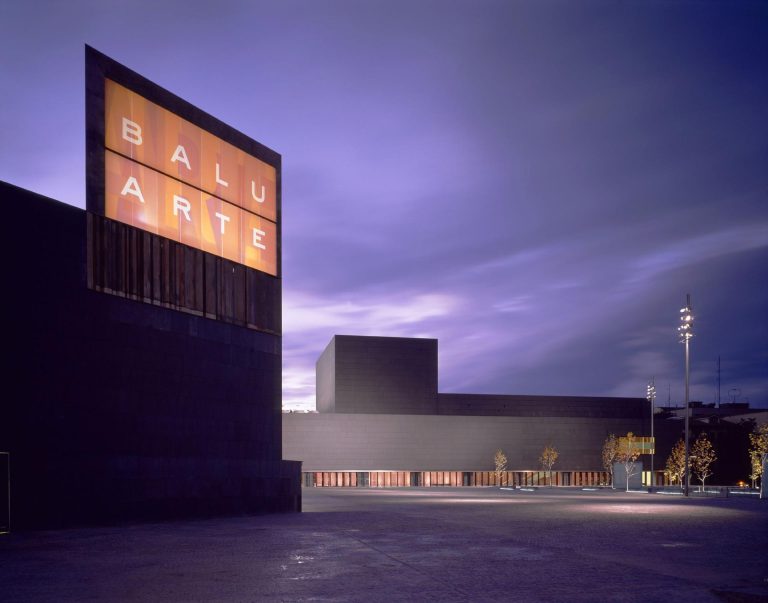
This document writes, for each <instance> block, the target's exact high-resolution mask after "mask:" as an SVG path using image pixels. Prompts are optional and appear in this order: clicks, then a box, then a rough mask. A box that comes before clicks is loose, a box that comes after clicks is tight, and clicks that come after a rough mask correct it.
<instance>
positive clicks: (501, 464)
mask: <svg viewBox="0 0 768 603" xmlns="http://www.w3.org/2000/svg"><path fill="white" fill-rule="evenodd" d="M493 465H494V473H495V474H496V483H498V484H499V485H500V486H501V478H502V476H503V475H504V472H505V471H506V470H507V455H506V454H504V452H503V451H502V450H501V448H499V449H498V450H497V451H496V454H494V455H493Z"/></svg>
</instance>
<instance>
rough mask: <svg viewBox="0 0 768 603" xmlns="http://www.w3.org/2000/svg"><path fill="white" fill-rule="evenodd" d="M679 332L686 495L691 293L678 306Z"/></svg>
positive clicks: (689, 409) (686, 490) (687, 484)
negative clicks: (682, 357) (682, 360)
mask: <svg viewBox="0 0 768 603" xmlns="http://www.w3.org/2000/svg"><path fill="white" fill-rule="evenodd" d="M677 330H678V332H679V333H680V343H684V344H685V495H686V496H688V490H689V488H690V483H691V471H690V466H689V463H690V459H689V458H688V454H689V451H688V423H689V420H688V416H689V415H690V414H691V408H690V406H691V405H690V403H689V402H688V386H689V379H690V372H691V370H690V369H691V366H690V365H691V363H690V353H689V349H688V348H689V342H690V341H691V338H692V337H693V308H692V306H691V294H690V293H689V294H688V295H686V297H685V307H684V308H680V326H679V327H677Z"/></svg>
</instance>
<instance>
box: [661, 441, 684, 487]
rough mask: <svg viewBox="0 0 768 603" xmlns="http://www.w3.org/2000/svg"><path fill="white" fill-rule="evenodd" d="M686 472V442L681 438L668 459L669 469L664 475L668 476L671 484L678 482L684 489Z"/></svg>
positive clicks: (667, 468)
mask: <svg viewBox="0 0 768 603" xmlns="http://www.w3.org/2000/svg"><path fill="white" fill-rule="evenodd" d="M685 470H686V466H685V442H684V441H683V439H682V438H680V439H679V440H678V441H677V443H676V444H675V445H674V447H673V448H672V452H671V453H670V454H669V457H668V458H667V467H666V469H665V470H664V473H666V474H667V476H668V477H669V480H670V481H671V482H677V483H678V484H679V485H680V487H681V488H682V487H683V479H685Z"/></svg>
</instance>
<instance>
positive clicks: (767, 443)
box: [749, 423, 768, 498]
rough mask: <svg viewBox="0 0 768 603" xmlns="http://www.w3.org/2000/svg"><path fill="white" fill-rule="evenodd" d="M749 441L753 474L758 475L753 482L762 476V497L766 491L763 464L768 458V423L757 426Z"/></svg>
mask: <svg viewBox="0 0 768 603" xmlns="http://www.w3.org/2000/svg"><path fill="white" fill-rule="evenodd" d="M749 443H750V446H749V457H750V460H751V461H752V475H756V476H757V477H756V478H753V484H754V481H755V480H756V479H757V478H760V498H762V497H763V492H764V487H763V485H764V483H765V476H764V475H763V466H764V465H765V460H766V458H768V423H763V424H762V425H760V426H759V427H758V428H757V430H756V431H755V433H750V434H749ZM752 459H754V460H752ZM750 477H751V476H750Z"/></svg>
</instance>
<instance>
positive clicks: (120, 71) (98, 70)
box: [85, 45, 282, 279]
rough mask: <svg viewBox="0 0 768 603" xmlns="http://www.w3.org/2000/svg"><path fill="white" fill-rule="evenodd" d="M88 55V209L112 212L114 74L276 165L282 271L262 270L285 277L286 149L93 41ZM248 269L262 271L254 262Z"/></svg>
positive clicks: (122, 83) (117, 79)
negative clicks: (109, 157)
mask: <svg viewBox="0 0 768 603" xmlns="http://www.w3.org/2000/svg"><path fill="white" fill-rule="evenodd" d="M85 55H86V60H85V89H86V95H85V115H86V140H85V152H86V210H87V211H88V212H90V213H94V214H97V215H100V216H105V215H106V190H105V189H106V165H105V164H106V159H105V156H106V151H107V147H106V144H105V141H106V137H105V87H106V80H107V79H109V80H112V81H113V82H116V83H117V84H119V85H120V86H123V87H125V88H127V89H128V90H130V91H132V92H134V93H136V94H138V95H140V96H142V97H144V98H145V99H146V100H148V101H150V102H151V103H154V104H156V105H158V106H159V107H161V108H163V109H165V110H167V111H170V112H171V113H174V114H176V115H177V116H179V117H181V118H182V119H184V120H186V121H188V122H190V123H191V124H193V125H195V126H197V127H199V128H201V129H203V130H205V131H207V132H209V133H210V134H212V135H213V136H215V137H218V138H220V139H221V140H223V141H224V142H226V143H229V144H231V145H232V146H234V147H236V148H237V149H239V150H241V151H243V152H244V153H246V154H248V155H251V156H253V157H255V158H256V159H258V160H260V161H263V162H264V163H266V164H267V165H269V166H271V167H273V168H274V169H275V189H276V190H275V227H276V240H275V245H276V249H275V252H276V275H271V274H269V273H266V272H262V273H263V274H265V275H266V276H268V277H271V278H277V279H279V278H281V275H282V253H281V247H282V215H281V214H282V211H281V209H282V207H281V206H282V202H281V201H282V194H281V189H282V186H281V184H282V182H281V181H282V173H281V172H282V169H281V168H282V158H281V156H280V154H278V153H277V152H275V151H273V150H272V149H270V148H268V147H266V146H265V145H263V144H261V143H259V142H257V141H255V140H253V139H252V138H250V137H248V136H246V135H245V134H243V133H242V132H240V131H238V130H236V129H235V128H232V127H231V126H229V125H227V124H225V123H224V122H222V121H221V120H219V119H217V118H215V117H213V116H212V115H210V114H208V113H206V112H205V111H202V110H201V109H199V108H197V107H195V106H194V105H192V104H191V103H189V102H187V101H185V100H184V99H182V98H180V97H178V96H176V95H175V94H173V93H172V92H169V91H168V90H166V89H165V88H162V87H161V86H158V85H157V84H155V83H154V82H152V81H150V80H149V79H147V78H145V77H143V76H141V75H139V74H138V73H136V72H135V71H133V70H131V69H129V68H127V67H125V66H124V65H121V64H120V63H118V62H117V61H114V60H113V59H111V58H109V57H108V56H106V55H104V54H103V53H101V52H99V51H97V50H96V49H94V48H92V47H90V46H88V45H86V47H85ZM245 268H246V269H247V270H256V269H255V268H250V267H248V266H245ZM259 272H261V271H259Z"/></svg>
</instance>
